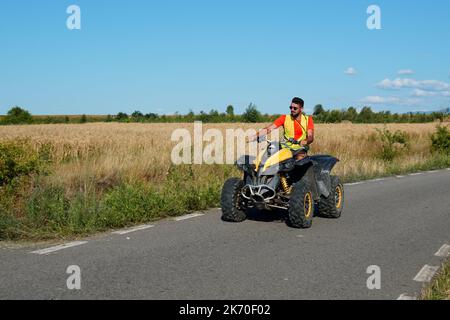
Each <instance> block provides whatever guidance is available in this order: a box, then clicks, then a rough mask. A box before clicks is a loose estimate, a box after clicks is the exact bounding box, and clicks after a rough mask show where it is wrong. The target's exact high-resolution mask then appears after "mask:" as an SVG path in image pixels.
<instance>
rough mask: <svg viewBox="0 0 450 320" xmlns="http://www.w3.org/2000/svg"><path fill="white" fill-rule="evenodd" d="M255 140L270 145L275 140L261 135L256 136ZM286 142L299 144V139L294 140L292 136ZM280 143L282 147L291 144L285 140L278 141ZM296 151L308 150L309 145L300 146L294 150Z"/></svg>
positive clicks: (287, 146) (288, 147)
mask: <svg viewBox="0 0 450 320" xmlns="http://www.w3.org/2000/svg"><path fill="white" fill-rule="evenodd" d="M256 141H257V142H258V143H262V142H267V143H268V144H269V145H272V144H273V143H274V142H276V141H275V140H269V139H267V136H262V137H257V139H256ZM287 142H288V143H291V144H293V145H298V146H299V145H301V141H298V140H295V139H294V138H291V139H289V140H288V141H287ZM280 144H281V145H282V146H283V147H286V148H287V149H290V148H291V146H289V145H288V144H287V143H286V142H280ZM296 151H306V152H308V151H309V147H308V146H302V147H301V148H300V149H298V150H296Z"/></svg>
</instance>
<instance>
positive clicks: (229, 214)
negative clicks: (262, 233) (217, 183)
mask: <svg viewBox="0 0 450 320" xmlns="http://www.w3.org/2000/svg"><path fill="white" fill-rule="evenodd" d="M243 187H244V182H243V181H242V180H241V179H238V178H231V179H229V180H227V181H226V182H225V184H224V186H223V189H222V197H221V200H220V204H221V207H222V220H223V221H227V222H242V221H244V220H246V219H247V214H246V212H245V209H244V210H243V209H242V208H241V207H240V205H241V203H240V201H241V191H242V188H243Z"/></svg>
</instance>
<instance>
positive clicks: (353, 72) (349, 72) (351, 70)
mask: <svg viewBox="0 0 450 320" xmlns="http://www.w3.org/2000/svg"><path fill="white" fill-rule="evenodd" d="M345 74H346V75H349V76H355V75H357V74H358V71H356V69H355V68H353V67H350V68H348V69H347V70H345Z"/></svg>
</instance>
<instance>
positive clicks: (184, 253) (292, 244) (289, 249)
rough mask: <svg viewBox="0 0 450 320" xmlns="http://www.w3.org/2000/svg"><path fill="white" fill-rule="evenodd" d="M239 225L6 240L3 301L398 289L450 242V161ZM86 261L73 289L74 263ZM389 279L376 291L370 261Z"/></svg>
mask: <svg viewBox="0 0 450 320" xmlns="http://www.w3.org/2000/svg"><path fill="white" fill-rule="evenodd" d="M261 220H265V221H256V220H250V221H246V222H244V223H241V224H230V223H225V222H222V221H221V220H220V210H218V209H214V210H211V211H209V212H207V213H206V214H205V215H203V216H198V217H194V218H192V219H187V220H181V221H174V220H164V221H160V222H157V223H155V224H154V227H152V228H147V229H144V230H140V231H135V232H131V233H128V234H123V235H120V234H113V233H107V234H102V235H97V236H95V237H92V238H89V239H84V241H86V243H84V244H82V245H79V246H75V247H70V248H66V249H64V250H59V251H55V252H52V253H49V254H38V253H33V252H34V251H36V250H38V249H44V248H47V247H49V246H53V244H51V245H50V244H45V245H42V244H41V245H37V246H25V247H24V246H14V247H10V246H6V245H5V244H3V245H0V247H2V248H1V249H0V271H1V274H0V299H152V300H160V299H194V300H196V299H206V300H210V299H227V300H228V299H233V300H234V299H238V300H240V299H251V300H259V299H262V300H264V299H282V300H284V299H296V300H297V299H397V298H398V297H399V296H400V295H401V294H404V293H406V294H407V295H409V296H414V295H417V294H418V293H419V292H420V289H421V288H422V286H423V285H424V283H423V282H417V281H414V280H413V279H414V278H415V276H416V275H417V274H418V272H419V271H420V270H421V269H422V267H423V266H424V265H430V266H438V265H439V264H440V263H442V262H443V260H444V258H443V257H438V256H435V253H436V252H437V251H438V250H439V249H440V248H441V247H442V246H443V245H444V244H450V171H449V170H441V171H437V172H428V173H423V174H420V175H414V176H411V175H410V176H405V177H392V178H387V179H384V180H381V181H367V182H364V183H362V184H356V185H347V186H346V204H345V211H344V214H343V216H342V218H341V219H338V220H332V219H324V218H315V220H314V224H313V227H312V228H311V229H308V230H298V229H292V228H289V227H287V226H286V224H285V223H284V222H282V221H279V220H276V219H275V220H273V221H271V220H272V219H261ZM70 265H77V266H79V267H80V270H81V290H69V289H68V288H67V284H66V281H67V279H68V277H69V274H67V273H66V270H67V267H68V266H70ZM372 265H376V266H378V267H379V268H380V271H381V289H374V290H369V289H368V287H367V279H368V278H369V277H370V276H371V274H368V273H367V268H368V267H369V266H372Z"/></svg>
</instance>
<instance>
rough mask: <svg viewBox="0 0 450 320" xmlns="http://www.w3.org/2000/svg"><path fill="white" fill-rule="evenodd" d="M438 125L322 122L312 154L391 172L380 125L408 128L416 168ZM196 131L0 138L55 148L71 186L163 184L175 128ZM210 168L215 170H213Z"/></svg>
mask: <svg viewBox="0 0 450 320" xmlns="http://www.w3.org/2000/svg"><path fill="white" fill-rule="evenodd" d="M265 125H267V124H206V125H204V130H207V129H212V128H213V129H219V130H221V131H222V132H224V131H225V130H226V129H230V128H231V129H237V128H241V129H244V130H247V129H259V128H263V127H264V126H265ZM435 127H436V124H434V123H429V124H389V125H365V124H361V125H359V124H319V125H316V129H315V143H314V144H313V146H312V150H311V151H312V154H330V155H333V156H336V157H338V158H339V159H340V160H341V161H340V163H339V164H338V166H337V167H336V173H337V174H340V175H342V176H344V177H346V176H355V175H356V176H376V175H380V174H382V173H383V172H385V170H386V166H387V165H388V164H386V163H385V162H384V161H383V160H382V159H380V158H379V157H377V154H378V153H379V152H380V149H381V141H380V139H379V138H378V136H377V135H378V134H377V131H376V129H380V130H382V129H383V128H387V129H388V130H390V131H392V132H394V131H397V130H400V131H403V132H405V133H406V134H407V135H408V137H409V140H410V147H409V148H408V150H405V151H404V152H403V153H402V154H401V156H400V158H399V159H398V165H399V166H401V167H408V166H414V165H416V164H420V163H421V162H424V161H426V160H427V159H429V158H430V152H429V149H430V148H429V147H430V138H429V137H430V134H432V133H433V132H434V130H435ZM178 128H185V129H188V130H189V131H190V132H192V131H193V124H117V123H92V124H80V125H76V124H71V125H67V124H62V125H32V126H5V127H0V140H11V139H29V140H30V141H31V142H32V145H34V146H35V147H36V148H38V147H39V146H40V145H42V144H46V143H47V144H48V143H49V144H50V145H51V146H52V155H53V161H54V163H53V170H54V174H53V175H52V176H51V179H53V180H55V181H57V182H58V183H60V184H64V185H65V186H66V187H67V188H68V189H70V188H79V187H80V184H85V183H86V180H90V181H97V182H98V183H99V184H100V185H101V184H105V185H108V184H115V183H116V181H118V180H122V181H123V180H125V181H136V180H143V181H147V182H153V183H159V182H163V181H164V179H165V176H166V175H167V173H168V171H169V170H170V168H172V167H173V165H172V163H171V151H172V149H173V147H174V145H175V144H176V143H173V142H171V135H172V132H173V131H174V130H175V129H178ZM208 167H210V168H208ZM215 169H216V168H215V167H214V166H212V167H211V166H207V165H203V166H202V169H201V170H202V171H203V172H204V174H214V170H215Z"/></svg>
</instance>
